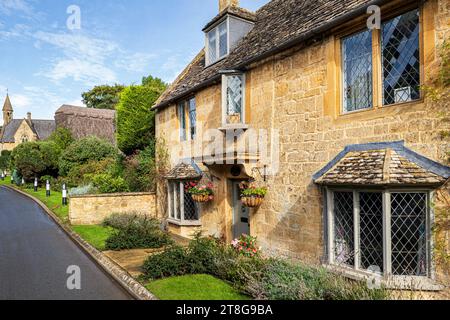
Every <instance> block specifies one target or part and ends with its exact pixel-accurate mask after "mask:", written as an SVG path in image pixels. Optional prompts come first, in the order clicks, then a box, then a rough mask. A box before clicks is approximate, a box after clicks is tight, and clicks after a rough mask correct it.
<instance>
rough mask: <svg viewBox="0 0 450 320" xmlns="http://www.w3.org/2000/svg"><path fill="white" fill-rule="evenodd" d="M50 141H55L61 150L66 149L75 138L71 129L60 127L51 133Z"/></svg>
mask: <svg viewBox="0 0 450 320" xmlns="http://www.w3.org/2000/svg"><path fill="white" fill-rule="evenodd" d="M48 141H52V142H54V143H55V144H56V145H57V146H58V148H59V149H60V150H61V151H64V150H66V149H67V147H68V146H69V145H71V144H72V143H73V142H74V141H75V140H74V139H73V136H72V133H71V132H70V130H69V129H66V128H63V127H59V128H57V129H56V130H55V131H54V132H53V133H52V134H51V135H50V137H49V138H48Z"/></svg>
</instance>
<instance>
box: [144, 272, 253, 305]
mask: <svg viewBox="0 0 450 320" xmlns="http://www.w3.org/2000/svg"><path fill="white" fill-rule="evenodd" d="M146 288H147V289H148V290H149V291H150V292H152V293H153V294H154V295H155V296H156V297H157V298H159V299H161V300H249V297H247V296H244V295H242V294H240V293H239V292H238V291H236V290H235V289H234V288H233V287H232V286H231V285H229V284H228V283H226V282H224V281H222V280H219V279H217V278H214V277H213V276H210V275H205V274H197V275H186V276H181V277H171V278H166V279H161V280H156V281H152V282H150V283H148V284H147V285H146Z"/></svg>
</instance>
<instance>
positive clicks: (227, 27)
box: [203, 0, 256, 67]
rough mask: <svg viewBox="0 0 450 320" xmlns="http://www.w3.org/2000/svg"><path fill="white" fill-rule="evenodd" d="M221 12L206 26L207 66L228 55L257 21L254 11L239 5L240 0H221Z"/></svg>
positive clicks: (204, 30)
mask: <svg viewBox="0 0 450 320" xmlns="http://www.w3.org/2000/svg"><path fill="white" fill-rule="evenodd" d="M219 7H220V9H219V14H218V15H217V16H216V17H214V19H212V20H211V21H210V22H209V23H208V24H207V25H206V26H205V27H204V28H203V32H205V60H206V61H205V67H208V66H210V65H212V64H214V63H216V62H218V61H220V60H222V59H223V58H225V57H226V56H228V55H229V54H230V53H231V52H232V51H233V50H234V48H235V47H236V46H237V45H238V43H239V41H240V40H241V39H242V38H243V37H245V36H246V35H247V33H249V32H250V30H251V29H252V28H253V25H254V23H255V22H256V15H255V13H254V12H251V11H248V10H245V9H243V8H240V7H239V1H238V0H220V1H219Z"/></svg>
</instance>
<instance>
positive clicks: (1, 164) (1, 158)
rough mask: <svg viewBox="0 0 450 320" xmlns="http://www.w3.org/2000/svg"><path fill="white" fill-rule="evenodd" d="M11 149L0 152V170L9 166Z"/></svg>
mask: <svg viewBox="0 0 450 320" xmlns="http://www.w3.org/2000/svg"><path fill="white" fill-rule="evenodd" d="M10 159H11V151H8V150H3V151H2V152H1V154H0V170H3V171H5V170H7V169H9V167H10Z"/></svg>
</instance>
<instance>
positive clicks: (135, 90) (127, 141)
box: [117, 78, 166, 155]
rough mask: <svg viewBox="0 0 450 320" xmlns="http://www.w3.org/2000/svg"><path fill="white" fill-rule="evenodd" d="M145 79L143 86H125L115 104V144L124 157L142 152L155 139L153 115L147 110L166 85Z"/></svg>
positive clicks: (155, 80) (158, 81)
mask: <svg viewBox="0 0 450 320" xmlns="http://www.w3.org/2000/svg"><path fill="white" fill-rule="evenodd" d="M145 79H147V80H144V82H145V83H147V85H145V86H144V85H141V86H130V87H127V88H126V89H125V90H124V91H123V92H122V93H121V96H120V102H119V104H118V105H117V143H118V146H119V149H120V150H122V151H123V152H124V153H125V154H127V155H130V154H133V153H134V152H135V151H136V150H144V149H145V148H146V147H147V146H149V145H151V144H152V141H153V140H154V137H155V113H154V112H153V111H151V110H150V108H151V106H152V105H153V104H154V103H155V102H156V100H157V99H158V98H159V96H160V95H161V94H162V93H163V91H164V90H165V87H166V86H165V84H164V83H163V82H162V81H161V80H159V79H154V78H151V79H150V78H145Z"/></svg>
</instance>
